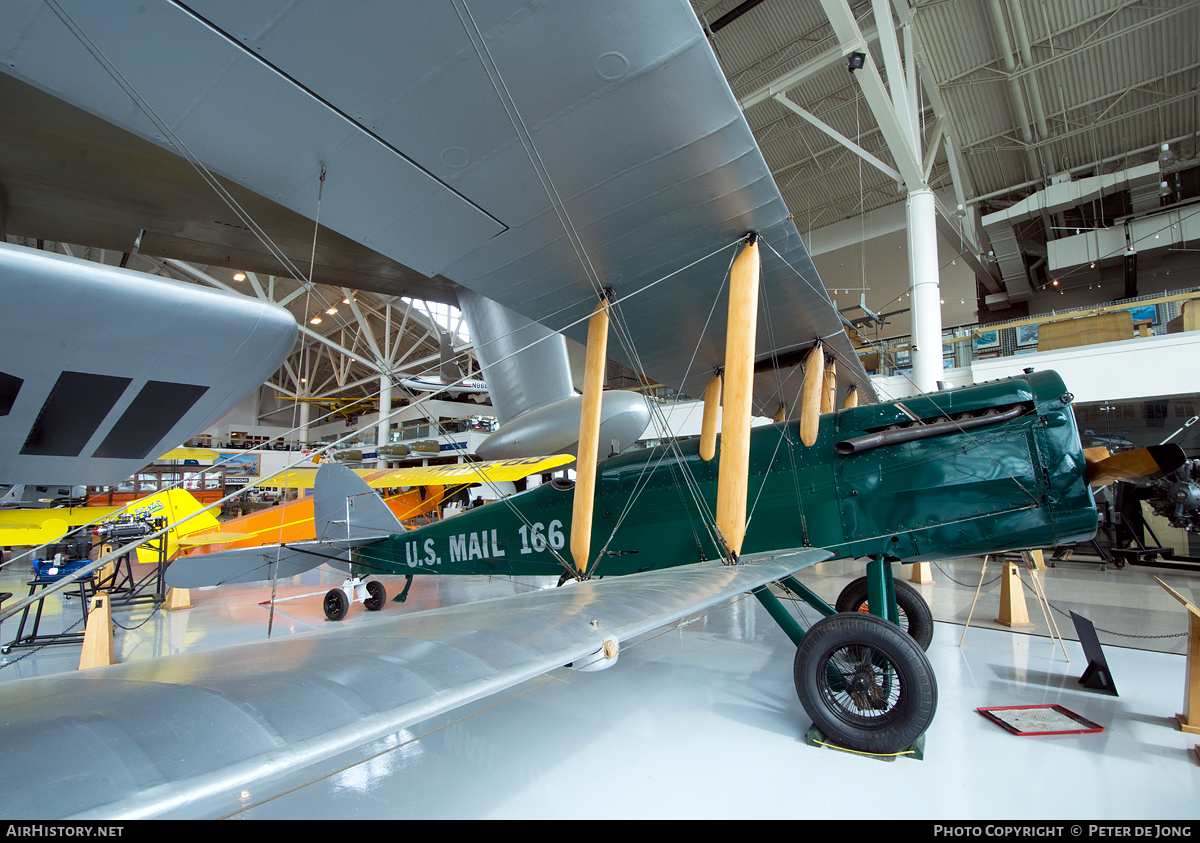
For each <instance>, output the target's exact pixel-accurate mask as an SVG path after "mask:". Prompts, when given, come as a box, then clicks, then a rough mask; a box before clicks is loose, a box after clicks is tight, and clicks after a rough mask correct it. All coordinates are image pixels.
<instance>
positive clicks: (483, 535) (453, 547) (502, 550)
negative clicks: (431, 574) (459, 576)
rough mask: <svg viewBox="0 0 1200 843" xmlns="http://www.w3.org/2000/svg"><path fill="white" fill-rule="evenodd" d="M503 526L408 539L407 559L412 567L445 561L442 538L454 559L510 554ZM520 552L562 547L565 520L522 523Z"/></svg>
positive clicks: (447, 555) (458, 560)
mask: <svg viewBox="0 0 1200 843" xmlns="http://www.w3.org/2000/svg"><path fill="white" fill-rule="evenodd" d="M499 532H500V531H499V530H496V529H492V530H479V531H477V532H469V533H458V534H457V535H452V536H448V537H446V538H445V539H438V538H434V537H432V536H431V537H429V538H427V539H425V540H424V541H423V542H422V541H421V540H420V539H413V540H409V541H405V542H404V562H405V564H406V565H408V567H410V568H420V567H426V566H435V565H441V564H442V560H443V558H444V557H443V556H442V554H439V553H438V550H439V547H438V542H441V541H444V542H445V544H444V545H442V548H441V550H442V551H443V553H445V556H446V557H448V558H449V560H450V562H451V563H455V562H473V561H475V560H477V559H500V558H503V557H506V556H508V547H509V545H508V542H502V541H500V536H499ZM517 533H518V534H519V535H520V547H519V552H520V553H521V554H522V555H525V554H530V553H543V552H545V551H546V550H547V549H550V550H561V549H562V548H563V547H564V546H565V545H566V541H567V540H566V535H565V534H564V533H563V522H562V521H559V520H558V519H555V520H553V521H551V522H550V523H549V524H543V523H542V522H540V521H537V522H533V523H531V524H522V525H521V526H520V527H519V528H518V529H517Z"/></svg>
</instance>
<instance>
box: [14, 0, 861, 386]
mask: <svg viewBox="0 0 1200 843" xmlns="http://www.w3.org/2000/svg"><path fill="white" fill-rule="evenodd" d="M58 6H59V8H61V9H62V10H63V14H62V15H61V16H60V15H59V14H58V13H56V12H52V11H51V10H50V8H49V7H48V6H46V5H43V4H41V3H40V2H37V0H14V8H13V10H11V11H10V14H9V18H10V20H12V21H14V25H13V26H12V27H10V28H9V29H8V30H7V31H6V32H5V33H4V35H3V36H0V69H3V71H4V72H5V73H10V74H12V75H15V76H17V77H18V78H22V79H25V80H28V81H30V82H32V83H33V84H35V85H37V86H38V87H40V88H41V89H43V90H47V91H50V92H52V93H53V94H55V95H56V96H59V97H61V98H63V99H65V100H67V101H68V102H71V103H74V104H76V105H79V106H81V107H84V108H86V109H88V110H90V111H92V112H93V113H96V114H100V115H102V116H103V117H105V118H106V119H108V120H110V121H112V122H114V123H116V124H117V125H118V126H121V127H123V128H125V129H127V130H129V131H131V132H133V133H135V134H137V135H139V136H141V137H142V138H145V139H148V140H150V141H152V142H154V143H156V144H159V145H162V146H164V147H168V146H169V141H168V140H165V139H164V138H165V136H167V135H168V134H169V133H173V134H174V135H176V136H178V137H179V138H180V140H181V141H183V142H185V143H186V145H187V147H188V148H189V149H190V150H191V152H192V153H193V154H194V155H195V156H196V157H197V158H198V159H200V160H202V161H203V162H204V163H205V164H207V165H208V166H209V167H211V168H212V169H213V170H214V171H215V172H217V173H218V174H220V175H223V176H225V177H227V178H229V179H232V180H234V181H236V182H237V183H238V184H240V185H244V186H245V187H247V188H249V189H251V190H253V191H255V192H257V193H258V194H260V195H261V196H264V197H267V198H269V199H271V200H272V201H273V202H277V203H279V204H280V205H282V206H284V207H285V208H287V209H289V210H291V211H293V212H295V213H298V214H301V215H304V216H307V217H309V218H312V217H313V216H315V214H316V201H317V189H316V188H317V178H318V174H319V173H320V172H321V170H322V168H325V170H326V171H327V177H326V180H325V182H324V189H323V194H322V204H321V223H322V224H324V225H327V226H329V227H330V228H332V229H334V230H335V231H337V232H340V233H341V234H343V235H345V236H347V237H349V238H352V239H353V240H355V241H357V242H358V243H360V244H363V245H365V246H367V247H369V248H370V249H373V250H375V251H377V252H379V253H381V254H382V255H384V256H386V257H387V258H389V259H391V260H393V261H396V262H398V263H400V264H403V265H404V266H407V267H411V268H413V269H415V270H418V271H419V272H421V273H424V274H426V275H430V276H433V275H441V276H444V277H446V278H449V279H451V280H453V281H454V282H456V283H458V284H461V285H464V286H466V287H469V288H471V289H473V290H476V291H478V292H480V293H482V294H483V295H485V296H488V297H490V298H493V299H495V300H496V301H498V302H500V303H502V304H504V305H506V306H508V307H510V308H511V309H513V310H515V311H517V312H518V313H521V314H523V315H525V316H528V317H530V318H532V319H534V320H537V321H539V322H542V323H543V324H545V325H546V326H548V327H550V328H553V329H556V330H557V329H563V330H564V331H565V332H566V333H567V334H568V335H569V336H572V337H573V338H576V339H582V338H583V337H584V333H585V331H584V327H583V325H582V324H580V325H574V326H572V324H571V323H572V322H574V321H575V320H576V319H581V318H583V317H585V316H586V315H587V314H588V313H589V312H590V311H591V309H592V307H593V306H594V304H595V301H596V295H597V291H598V289H599V288H600V287H602V286H607V287H611V288H613V290H614V291H615V293H616V294H617V296H618V297H625V296H631V295H632V298H629V299H628V300H626V301H625V302H624V303H623V305H622V308H621V310H622V314H621V315H622V319H623V321H624V322H625V324H626V326H627V330H628V335H629V336H630V337H631V338H632V343H633V345H634V346H636V350H635V349H634V348H622V347H620V345H619V344H618V343H613V344H612V345H611V346H610V353H611V354H612V356H613V357H615V358H617V359H620V360H622V361H624V362H627V363H629V364H630V365H634V368H635V369H637V370H639V372H641V371H643V370H644V373H645V374H646V375H648V376H649V377H652V378H654V379H656V380H658V381H660V382H662V383H666V384H669V385H671V386H676V387H681V388H682V389H684V391H686V392H688V393H690V394H693V395H698V394H700V392H701V391H702V390H703V387H704V385H705V384H706V382H707V381H708V379H709V378H710V376H711V373H712V370H713V369H714V368H717V367H719V366H721V365H722V362H723V354H724V345H725V343H724V333H725V332H724V327H723V322H724V319H723V304H722V300H721V290H722V288H723V283H724V281H723V278H724V275H725V269H726V267H727V266H728V263H729V260H730V258H731V256H732V252H731V250H730V251H727V252H720V253H719V254H718V255H716V256H714V257H711V258H709V259H708V260H704V261H700V262H699V263H696V264H695V265H691V264H692V263H693V262H694V261H699V260H700V259H701V258H703V257H704V256H706V255H710V254H711V253H713V252H714V251H716V250H718V249H719V248H720V247H722V246H732V244H733V243H734V242H735V241H736V240H737V238H739V237H740V236H741V235H742V234H743V233H744V232H746V231H749V230H754V231H757V232H758V233H759V234H760V235H761V236H762V238H763V240H764V242H765V244H766V246H765V247H764V248H763V250H762V253H763V264H764V265H763V276H762V278H763V281H762V300H763V304H764V309H763V312H764V314H767V316H765V317H764V319H763V321H762V323H760V328H759V341H758V354H759V356H760V357H765V356H768V355H770V354H771V353H772V352H780V351H782V352H788V351H791V352H796V351H798V350H799V349H802V348H803V347H805V346H807V345H809V344H811V343H813V342H814V341H815V340H817V339H824V340H825V341H826V342H828V343H829V346H830V347H831V348H832V349H833V351H834V352H836V353H837V354H838V355H839V357H840V358H841V363H842V366H840V367H839V370H840V372H841V373H842V384H841V386H842V387H843V388H844V387H845V386H846V385H847V384H851V383H852V384H856V385H857V386H859V388H860V390H861V391H862V392H863V393H864V394H865V395H872V394H873V392H872V390H871V388H870V386H869V383H868V382H867V379H866V375H865V372H864V371H863V370H862V368H861V366H860V365H859V364H858V362H857V357H856V355H855V353H854V351H853V349H852V347H851V345H850V343H849V341H848V339H847V338H846V337H845V336H844V334H843V332H842V327H841V322H840V320H839V319H838V316H837V313H836V312H835V310H834V308H833V306H832V304H831V302H830V301H829V298H828V296H827V295H826V293H825V290H824V288H823V287H822V285H821V283H820V280H819V279H818V277H817V274H816V272H815V270H814V268H813V265H812V261H811V260H810V259H809V256H808V253H807V251H806V250H805V248H804V245H803V243H802V242H801V240H800V236H799V233H798V231H797V229H796V226H795V225H794V224H793V223H792V222H791V221H790V220H789V218H788V211H787V208H786V206H785V205H784V202H783V200H782V198H781V196H780V194H779V191H778V188H777V187H776V185H775V183H774V181H773V179H772V177H771V173H770V170H769V168H768V167H767V165H766V163H765V161H764V159H763V156H762V154H761V152H760V151H759V149H758V147H757V145H756V144H755V141H754V138H753V135H752V134H751V132H750V129H749V127H748V125H747V124H746V121H745V119H744V118H743V116H742V114H741V112H740V109H739V108H738V104H737V102H736V101H735V99H734V97H733V95H732V93H731V91H730V89H729V86H728V84H727V82H726V81H725V79H724V77H723V75H722V73H721V70H720V68H719V66H718V64H717V61H716V58H715V56H714V55H713V52H712V49H711V47H710V46H709V45H708V43H707V41H706V39H705V37H704V35H703V32H702V31H701V29H700V26H699V23H698V22H697V19H696V16H695V13H694V11H693V10H692V8H691V6H690V5H689V4H688V3H687V2H685V0H662V2H658V3H647V2H645V0H614V1H613V2H607V3H574V2H551V3H532V2H528V0H496V2H489V3H486V4H484V3H475V2H467V0H454V2H451V3H445V4H432V3H426V4H418V5H416V6H413V7H411V8H408V7H406V8H405V9H404V11H403V12H399V11H397V12H396V13H394V14H386V13H380V12H379V11H378V7H373V6H366V5H361V6H360V5H354V6H345V5H344V4H342V5H338V6H337V11H336V14H333V13H331V9H332V7H331V6H330V5H329V4H326V3H322V2H318V0H298V2H294V3H289V4H286V5H281V4H268V5H258V4H233V3H227V2H222V0H189V2H188V3H187V4H186V5H184V4H180V3H169V2H163V0H159V2H153V0H151V2H138V0H114V2H112V3H106V4H103V5H102V6H101V5H97V4H91V3H87V2H86V1H85V0H61V2H60V3H59V4H58ZM147 44H154V45H155V49H153V50H147V49H146V45H147ZM97 55H103V56H105V57H107V58H106V59H105V61H106V62H108V63H109V66H103V65H102V64H101V63H100V62H99V61H98V59H97V58H96V56H97ZM164 57H169V60H166V61H164ZM117 72H119V74H120V75H119V78H120V79H122V80H124V87H123V86H122V84H118V82H117V81H114V79H115V78H118V77H117ZM127 89H132V90H134V91H136V92H137V96H138V97H139V98H140V100H141V102H142V103H143V105H141V106H140V107H134V106H133V105H131V98H130V94H129V93H128V90H127ZM656 282H659V283H656ZM652 285H653V286H652ZM710 313H714V314H715V316H714V317H713V318H712V320H711V322H710V321H709V315H710ZM635 353H636V356H637V360H634V359H633V357H632V355H634V354H635ZM798 357H799V355H797V354H793V356H792V359H793V360H795V359H798ZM759 382H760V384H761V385H762V387H763V388H762V389H761V390H760V391H759V393H758V394H759V397H760V400H762V401H764V402H768V401H769V396H770V395H771V393H772V392H773V390H774V384H775V382H776V379H775V377H774V376H773V375H763V376H761V377H760V378H759ZM772 409H773V408H772Z"/></svg>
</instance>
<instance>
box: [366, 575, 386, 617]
mask: <svg viewBox="0 0 1200 843" xmlns="http://www.w3.org/2000/svg"><path fill="white" fill-rule="evenodd" d="M367 594H370V595H371V596H370V597H368V598H367V599H366V600H364V601H363V607H364V608H366V610H367V611H368V612H378V611H379V610H380V609H382V608H383V604H384V601H386V600H387V592H386V591H385V590H384V588H383V583H381V582H376V581H375V580H370V581H369V582H368V583H367Z"/></svg>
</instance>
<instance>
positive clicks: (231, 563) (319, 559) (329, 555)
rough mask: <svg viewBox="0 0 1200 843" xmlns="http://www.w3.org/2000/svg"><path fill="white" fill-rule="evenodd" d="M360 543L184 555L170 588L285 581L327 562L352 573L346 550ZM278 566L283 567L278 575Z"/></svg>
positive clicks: (171, 572)
mask: <svg viewBox="0 0 1200 843" xmlns="http://www.w3.org/2000/svg"><path fill="white" fill-rule="evenodd" d="M356 544H358V543H349V542H341V543H339V544H336V545H335V544H330V543H328V542H295V543H294V544H282V545H281V544H276V545H264V546H262V547H239V548H235V549H233V550H220V551H217V552H216V553H198V554H194V555H191V556H180V557H179V558H178V559H176V560H175V561H174V562H172V563H171V564H170V566H169V567H168V568H167V585H169V586H170V587H171V588H205V587H207V586H211V585H230V584H233V583H244V582H262V581H264V580H270V579H274V578H276V576H278V577H280V578H283V577H293V576H295V575H296V574H303V573H304V572H305V571H311V570H312V569H313V568H316V567H317V566H319V565H323V564H325V563H329V564H330V565H332V566H333V567H334V568H337V569H338V570H342V571H349V562H347V560H346V550H347V548H348V547H352V546H355V545H356ZM276 565H278V567H279V572H278V574H276V571H275V568H276Z"/></svg>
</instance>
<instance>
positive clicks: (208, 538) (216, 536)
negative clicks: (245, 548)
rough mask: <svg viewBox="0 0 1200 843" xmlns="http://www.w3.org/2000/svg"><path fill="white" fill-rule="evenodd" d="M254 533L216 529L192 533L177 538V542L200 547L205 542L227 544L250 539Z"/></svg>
mask: <svg viewBox="0 0 1200 843" xmlns="http://www.w3.org/2000/svg"><path fill="white" fill-rule="evenodd" d="M255 535H256V534H255V533H225V532H221V531H220V530H217V531H216V532H212V533H192V534H191V535H190V536H184V537H183V538H181V539H179V540H178V542H177V543H178V544H180V545H182V546H184V547H200V546H201V545H206V544H227V543H228V542H236V541H240V540H242V539H252V538H254V536H255Z"/></svg>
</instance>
